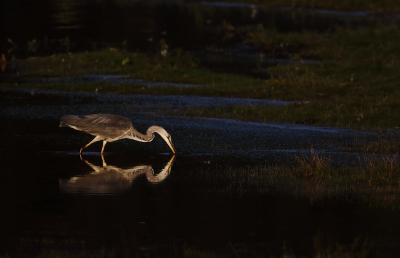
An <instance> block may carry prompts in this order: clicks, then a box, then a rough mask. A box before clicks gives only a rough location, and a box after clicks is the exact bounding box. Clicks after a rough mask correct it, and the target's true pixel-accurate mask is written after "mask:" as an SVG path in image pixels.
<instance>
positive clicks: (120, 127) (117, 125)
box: [60, 114, 175, 154]
mask: <svg viewBox="0 0 400 258" xmlns="http://www.w3.org/2000/svg"><path fill="white" fill-rule="evenodd" d="M60 127H71V128H73V129H75V130H79V131H84V132H86V133H89V134H91V135H94V136H96V137H95V138H94V139H93V140H92V141H91V142H89V143H88V144H86V145H85V146H83V147H82V148H81V150H80V152H81V153H82V150H83V149H84V148H86V147H88V146H89V145H91V144H92V143H94V142H97V141H103V148H102V150H101V153H103V151H104V147H105V145H106V143H107V142H114V141H118V140H121V139H131V140H135V141H139V142H151V141H152V140H153V139H154V133H158V134H159V135H161V137H162V138H163V139H164V140H165V141H166V142H167V144H168V145H169V147H170V148H171V149H172V151H173V152H174V154H175V149H174V145H173V144H172V140H171V135H169V134H168V133H167V131H165V129H164V128H162V127H160V126H155V125H153V126H151V127H149V129H147V132H146V134H142V133H140V132H138V131H137V130H136V129H135V128H134V127H133V125H132V123H131V121H130V120H129V119H128V118H126V117H123V116H117V115H112V114H92V115H84V116H63V117H62V118H61V121H60Z"/></svg>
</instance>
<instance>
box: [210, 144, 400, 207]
mask: <svg viewBox="0 0 400 258" xmlns="http://www.w3.org/2000/svg"><path fill="white" fill-rule="evenodd" d="M293 161H294V163H293V164H292V165H287V164H266V165H251V166H247V167H222V168H217V170H218V173H217V172H215V173H208V176H207V178H205V180H206V181H207V182H206V184H205V185H207V186H208V187H209V188H210V189H221V187H222V188H223V189H224V191H225V192H227V193H235V192H239V193H245V192H249V191H250V192H260V193H264V192H268V193H270V194H274V193H280V194H282V193H289V194H291V195H294V196H301V197H307V198H310V202H313V201H316V200H324V199H330V198H339V199H340V198H343V196H346V202H351V201H352V199H354V201H355V202H356V203H360V201H361V202H362V203H365V205H368V206H380V207H388V208H390V209H392V208H393V209H394V208H397V207H400V159H399V156H398V155H368V154H359V155H358V162H357V163H358V164H353V165H343V164H342V165H339V164H333V163H332V162H331V160H330V158H329V156H326V155H322V154H320V153H317V152H316V151H315V150H313V149H310V151H309V152H304V153H303V154H300V155H296V156H293ZM210 174H211V175H214V176H210Z"/></svg>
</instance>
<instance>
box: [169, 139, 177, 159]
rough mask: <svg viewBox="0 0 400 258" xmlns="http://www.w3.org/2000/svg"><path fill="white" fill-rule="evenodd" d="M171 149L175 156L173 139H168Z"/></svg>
mask: <svg viewBox="0 0 400 258" xmlns="http://www.w3.org/2000/svg"><path fill="white" fill-rule="evenodd" d="M167 143H168V145H169V147H170V148H171V150H172V152H173V153H174V155H175V154H176V151H175V148H174V145H173V144H172V141H171V138H169V137H168V141H167Z"/></svg>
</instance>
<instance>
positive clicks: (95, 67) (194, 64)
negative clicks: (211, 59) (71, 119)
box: [0, 26, 400, 130]
mask: <svg viewBox="0 0 400 258" xmlns="http://www.w3.org/2000/svg"><path fill="white" fill-rule="evenodd" d="M233 31H235V33H239V32H237V31H240V35H241V37H242V39H243V42H246V44H252V45H254V46H256V47H258V48H259V49H260V51H263V52H264V53H265V54H266V55H268V56H274V57H286V58H289V59H293V60H298V61H299V63H298V64H296V65H282V64H281V65H278V66H276V67H271V68H268V70H266V71H267V72H268V73H269V75H270V79H269V80H261V79H255V78H251V77H248V76H244V75H236V74H223V73H214V72H211V71H207V70H205V69H201V64H200V65H199V61H198V60H197V59H196V58H195V57H193V56H192V55H191V54H189V53H187V52H184V51H181V50H179V49H178V50H174V51H172V52H170V53H168V55H167V56H166V57H163V56H162V55H161V54H158V55H156V56H155V57H148V56H145V55H143V54H139V53H130V52H127V51H124V50H118V49H113V48H109V49H105V50H102V51H98V52H84V53H76V54H56V55H53V56H47V57H34V58H29V59H26V60H23V61H21V66H22V67H25V68H26V70H25V71H24V72H22V73H21V75H22V76H42V77H54V76H76V75H83V74H125V75H128V76H129V77H130V78H136V79H145V80H148V81H155V82H156V81H162V82H166V83H168V82H171V83H190V84H196V85H199V86H197V87H175V86H171V85H170V86H164V87H149V86H145V85H133V84H117V83H116V84H108V83H104V82H91V83H74V84H62V83H52V84H51V83H46V84H40V83H34V82H33V83H24V84H21V85H17V87H25V88H52V89H59V90H66V91H94V90H96V89H98V90H100V92H119V93H131V94H138V93H141V94H157V95H175V94H178V95H199V96H224V97H240V98H258V99H278V100H290V101H303V103H302V104H293V105H287V106H283V107H282V106H281V107H269V106H262V107H252V106H242V107H220V108H211V109H210V108H202V107H196V108H189V109H187V110H179V111H178V113H177V114H179V115H190V116H209V117H224V118H233V119H241V120H247V121H259V122H280V123H282V122H283V123H301V124H312V125H324V126H325V125H327V126H339V127H351V128H361V129H375V130H380V129H386V128H393V127H397V126H398V125H399V124H400V114H399V110H400V103H399V102H398V99H399V96H400V88H399V87H398V82H399V81H400V74H399V73H398V67H399V65H400V64H399V62H400V61H399V60H400V49H399V48H398V47H397V45H398V42H399V40H400V30H399V29H398V28H397V27H395V26H391V27H377V28H361V29H357V30H350V29H344V28H336V29H334V30H332V31H330V32H328V33H323V34H321V33H317V32H312V31H302V32H291V33H278V32H276V31H274V30H266V29H264V28H263V27H262V26H250V27H246V28H234V29H233ZM305 59H313V60H319V61H320V63H317V64H309V63H301V60H305ZM0 86H3V87H16V86H15V85H12V84H9V83H2V84H1V85H0ZM164 111H165V112H166V113H168V110H164ZM175 114H176V113H175Z"/></svg>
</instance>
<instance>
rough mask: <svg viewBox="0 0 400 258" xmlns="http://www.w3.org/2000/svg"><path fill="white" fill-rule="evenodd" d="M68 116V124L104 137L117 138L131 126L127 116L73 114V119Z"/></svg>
mask: <svg viewBox="0 0 400 258" xmlns="http://www.w3.org/2000/svg"><path fill="white" fill-rule="evenodd" d="M68 117H69V119H68V120H69V121H71V124H68V126H70V127H72V128H74V129H77V130H81V131H85V132H87V133H89V134H92V135H97V136H102V137H105V138H117V137H119V136H121V135H123V134H125V133H126V132H127V131H129V129H130V128H131V127H133V126H132V123H131V121H129V119H128V118H125V117H122V116H117V115H111V114H92V115H85V116H74V119H72V118H71V116H68ZM62 120H63V118H62ZM64 123H65V122H64Z"/></svg>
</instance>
